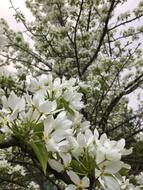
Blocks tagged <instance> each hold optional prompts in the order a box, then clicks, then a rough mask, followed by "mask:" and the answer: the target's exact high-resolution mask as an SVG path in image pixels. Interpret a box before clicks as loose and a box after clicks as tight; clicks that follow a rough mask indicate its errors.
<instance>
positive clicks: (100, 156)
mask: <svg viewBox="0 0 143 190" xmlns="http://www.w3.org/2000/svg"><path fill="white" fill-rule="evenodd" d="M104 160H105V154H104V153H102V152H101V151H97V152H96V163H97V164H99V163H101V162H103V161H104Z"/></svg>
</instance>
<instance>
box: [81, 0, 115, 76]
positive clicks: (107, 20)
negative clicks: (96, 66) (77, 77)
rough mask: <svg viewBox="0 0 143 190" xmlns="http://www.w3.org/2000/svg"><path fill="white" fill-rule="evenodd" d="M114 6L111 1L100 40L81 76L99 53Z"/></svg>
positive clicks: (113, 2)
mask: <svg viewBox="0 0 143 190" xmlns="http://www.w3.org/2000/svg"><path fill="white" fill-rule="evenodd" d="M114 4H115V0H113V1H112V2H111V5H110V8H109V11H108V14H107V17H106V20H105V24H104V28H103V30H102V34H101V37H100V40H99V44H98V46H97V49H96V51H95V53H94V55H93V57H92V58H91V59H90V60H89V62H88V63H87V65H85V67H84V68H83V70H82V74H84V73H85V72H86V70H87V69H88V67H89V66H90V65H91V64H92V62H93V61H95V60H96V58H97V57H98V53H99V51H100V48H101V46H102V44H103V41H104V38H105V36H106V34H107V31H108V23H109V20H110V17H111V13H112V11H113V9H114Z"/></svg>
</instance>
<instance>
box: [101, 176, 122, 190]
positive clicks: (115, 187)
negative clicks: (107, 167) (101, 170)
mask: <svg viewBox="0 0 143 190" xmlns="http://www.w3.org/2000/svg"><path fill="white" fill-rule="evenodd" d="M103 179H104V182H105V185H106V186H107V187H108V188H109V189H110V190H120V186H119V183H118V182H117V181H116V180H115V179H114V178H113V177H111V176H105V177H103Z"/></svg>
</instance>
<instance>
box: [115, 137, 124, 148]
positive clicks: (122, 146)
mask: <svg viewBox="0 0 143 190" xmlns="http://www.w3.org/2000/svg"><path fill="white" fill-rule="evenodd" d="M124 147H125V139H121V140H119V141H118V142H117V148H118V149H119V150H122V149H123V148H124Z"/></svg>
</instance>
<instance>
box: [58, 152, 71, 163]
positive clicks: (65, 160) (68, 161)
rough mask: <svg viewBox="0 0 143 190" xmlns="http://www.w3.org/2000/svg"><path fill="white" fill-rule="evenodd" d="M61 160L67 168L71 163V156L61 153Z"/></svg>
mask: <svg viewBox="0 0 143 190" xmlns="http://www.w3.org/2000/svg"><path fill="white" fill-rule="evenodd" d="M60 156H61V158H62V159H63V162H64V165H65V166H67V165H68V164H69V163H70V162H71V159H72V157H71V155H70V154H69V153H66V154H64V153H61V154H60Z"/></svg>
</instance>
